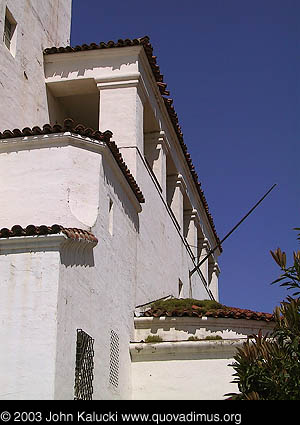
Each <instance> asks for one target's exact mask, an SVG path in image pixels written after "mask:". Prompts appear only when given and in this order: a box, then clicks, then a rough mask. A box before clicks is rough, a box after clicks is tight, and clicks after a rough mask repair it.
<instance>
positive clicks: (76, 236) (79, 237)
mask: <svg viewBox="0 0 300 425" xmlns="http://www.w3.org/2000/svg"><path fill="white" fill-rule="evenodd" d="M59 234H63V235H65V236H66V237H67V238H68V239H72V240H73V241H76V242H81V241H84V242H88V243H91V244H92V245H93V246H95V245H97V243H98V239H97V238H96V236H94V235H93V233H91V232H89V231H87V230H82V229H78V228H74V227H64V226H61V225H59V224H53V225H52V226H45V225H42V226H35V225H33V224H30V225H28V226H27V227H22V226H20V225H18V224H16V225H14V226H12V227H11V228H10V229H8V228H6V227H3V228H2V229H0V240H1V239H8V238H20V237H26V236H28V237H32V236H48V235H59Z"/></svg>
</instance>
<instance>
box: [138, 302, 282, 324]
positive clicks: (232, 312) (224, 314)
mask: <svg viewBox="0 0 300 425" xmlns="http://www.w3.org/2000/svg"><path fill="white" fill-rule="evenodd" d="M144 316H145V317H184V316H188V317H215V318H230V319H247V320H263V321H265V322H270V321H273V320H274V317H273V314H270V313H261V312H257V311H252V310H247V309H243V308H237V307H223V308H219V309H214V310H207V311H204V310H203V308H201V307H198V306H192V308H189V309H180V308H175V309H173V310H166V309H149V310H147V311H145V312H144Z"/></svg>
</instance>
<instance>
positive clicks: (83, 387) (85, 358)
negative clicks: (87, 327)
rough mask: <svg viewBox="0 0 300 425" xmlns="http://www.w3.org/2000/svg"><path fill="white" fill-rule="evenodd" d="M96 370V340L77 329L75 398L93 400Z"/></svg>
mask: <svg viewBox="0 0 300 425" xmlns="http://www.w3.org/2000/svg"><path fill="white" fill-rule="evenodd" d="M93 370H94V340H93V338H92V337H90V336H89V335H88V334H87V333H86V332H84V331H83V330H82V329H77V342H76V368H75V393H74V399H75V400H92V398H93V378H94V375H93Z"/></svg>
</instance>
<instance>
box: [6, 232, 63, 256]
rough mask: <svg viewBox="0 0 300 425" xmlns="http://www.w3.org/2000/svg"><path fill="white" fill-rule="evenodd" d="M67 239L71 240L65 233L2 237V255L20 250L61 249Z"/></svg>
mask: <svg viewBox="0 0 300 425" xmlns="http://www.w3.org/2000/svg"><path fill="white" fill-rule="evenodd" d="M66 241H71V239H69V238H68V237H67V236H66V235H65V234H63V233H59V234H57V235H39V236H15V237H9V238H1V239H0V255H3V254H4V253H5V254H12V253H16V252H18V251H24V249H25V250H26V251H43V250H45V251H56V250H57V251H59V250H60V247H61V245H62V244H63V243H65V242H66Z"/></svg>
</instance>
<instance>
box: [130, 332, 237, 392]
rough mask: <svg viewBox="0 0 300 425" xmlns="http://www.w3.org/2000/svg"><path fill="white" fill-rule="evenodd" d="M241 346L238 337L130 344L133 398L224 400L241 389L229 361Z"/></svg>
mask: <svg viewBox="0 0 300 425" xmlns="http://www.w3.org/2000/svg"><path fill="white" fill-rule="evenodd" d="M239 346H241V342H240V341H239V340H232V341H191V342H190V341H182V342H179V341H178V342H173V343H172V342H161V343H156V344H149V343H148V344H131V347H130V352H131V356H132V379H133V399H136V400H224V399H225V398H226V397H224V394H226V393H229V392H238V388H237V385H236V384H233V383H232V382H231V381H232V380H233V376H232V374H233V372H234V370H233V369H232V368H231V367H229V364H230V363H232V361H233V354H234V352H235V350H236V348H237V347H239Z"/></svg>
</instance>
